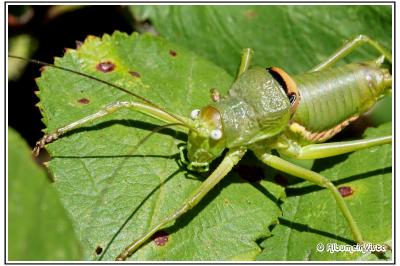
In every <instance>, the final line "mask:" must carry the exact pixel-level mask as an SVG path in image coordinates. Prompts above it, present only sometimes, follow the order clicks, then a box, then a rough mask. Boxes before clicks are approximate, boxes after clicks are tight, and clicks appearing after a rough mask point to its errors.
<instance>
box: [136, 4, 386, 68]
mask: <svg viewBox="0 0 400 266" xmlns="http://www.w3.org/2000/svg"><path fill="white" fill-rule="evenodd" d="M130 10H131V12H132V13H133V14H134V16H135V17H136V19H137V20H145V19H150V21H151V22H152V23H153V24H154V27H155V29H156V30H157V31H158V32H159V33H160V34H161V35H162V36H164V37H166V38H167V39H168V40H170V41H172V42H175V43H179V44H181V45H182V46H185V47H187V48H189V49H191V51H196V53H197V54H199V55H201V56H204V57H205V58H207V59H209V60H210V61H213V62H215V63H216V64H217V65H219V66H221V67H222V68H224V69H226V70H227V71H228V72H229V73H230V74H231V75H234V74H235V73H236V72H237V68H238V65H239V62H240V60H239V58H240V52H241V50H242V49H243V48H246V47H250V48H252V49H254V51H255V56H254V62H253V64H254V65H258V66H279V67H282V68H283V69H286V70H287V71H289V73H292V74H297V73H301V72H305V71H307V70H309V69H311V68H312V67H313V66H315V65H317V64H319V63H320V62H322V61H323V60H324V59H326V57H327V56H329V55H330V54H331V53H333V52H334V51H335V50H336V49H338V48H339V47H340V46H341V45H343V42H344V41H345V40H349V39H351V38H353V37H355V36H357V35H359V34H367V35H369V36H370V37H373V38H375V39H377V40H379V41H380V42H381V43H382V44H383V45H384V46H386V47H388V48H391V40H392V39H391V36H392V35H391V33H392V11H391V6H383V5H380V6H371V5H369V6H362V5H357V6H347V5H346V6H323V5H318V6H310V5H307V6H301V5H295V6H260V5H257V6H220V5H215V6H186V5H185V6H176V5H175V6H130ZM360 50H361V53H356V56H355V57H350V59H349V61H354V60H359V59H360V58H361V59H362V60H366V59H373V58H374V57H371V54H372V55H378V54H377V53H376V52H374V51H373V50H371V49H364V48H362V49H360Z"/></svg>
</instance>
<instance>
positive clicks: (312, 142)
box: [10, 35, 392, 260]
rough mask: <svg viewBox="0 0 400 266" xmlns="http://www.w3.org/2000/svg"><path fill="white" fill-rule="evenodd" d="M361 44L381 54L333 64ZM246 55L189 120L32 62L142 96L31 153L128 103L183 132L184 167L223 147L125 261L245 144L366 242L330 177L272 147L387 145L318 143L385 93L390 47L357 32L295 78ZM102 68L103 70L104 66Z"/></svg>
mask: <svg viewBox="0 0 400 266" xmlns="http://www.w3.org/2000/svg"><path fill="white" fill-rule="evenodd" d="M364 43H365V44H368V45H371V46H372V47H373V48H375V49H376V50H377V51H378V52H379V53H380V54H381V55H382V56H381V57H379V58H378V59H376V60H374V61H370V62H363V63H358V64H349V65H345V66H340V67H336V68H334V67H333V66H334V65H335V63H336V62H337V61H339V60H340V59H342V58H344V57H345V56H346V55H348V54H349V53H350V52H352V51H353V50H354V49H356V48H357V47H359V46H360V45H362V44H364ZM10 57H14V58H18V57H15V56H10ZM251 57H252V51H251V49H244V50H243V54H242V60H241V64H240V67H239V71H238V75H237V79H236V81H235V83H234V84H233V85H232V87H231V89H230V91H229V95H227V96H225V97H222V98H221V99H219V96H218V97H216V96H215V93H213V94H214V95H213V99H214V103H212V104H210V105H208V106H206V107H204V108H203V109H201V110H193V112H192V113H191V118H186V117H182V116H179V115H176V114H174V113H171V112H169V111H166V110H165V109H164V108H162V107H160V106H159V105H156V104H154V103H153V102H151V101H149V100H148V99H146V98H144V97H141V96H139V95H137V94H134V93H132V92H130V91H126V90H125V89H124V88H121V87H120V86H118V85H115V84H112V83H109V82H107V81H103V80H99V79H97V78H94V77H91V76H87V75H86V74H83V73H77V72H75V71H74V70H70V69H66V68H63V67H57V66H52V65H50V64H44V63H42V62H38V61H36V62H38V63H40V64H44V65H48V66H52V67H56V68H59V69H63V70H65V71H69V72H73V73H75V74H78V75H81V76H85V77H87V78H91V79H95V80H97V81H98V82H102V83H105V84H107V85H109V86H111V87H114V88H117V89H119V90H122V91H125V92H126V93H128V94H131V95H133V96H134V97H136V98H138V99H139V100H140V101H139V102H133V101H120V102H115V103H112V104H110V105H108V106H107V107H105V108H104V109H102V110H99V111H98V112H96V113H94V114H92V115H90V116H86V117H84V118H82V119H80V120H78V121H75V122H73V123H70V124H68V125H66V126H64V127H61V128H58V129H57V130H55V131H54V132H50V133H48V134H46V135H45V136H44V137H43V138H42V139H41V140H39V141H38V142H37V145H36V147H35V149H34V154H38V152H39V150H40V149H41V148H43V147H44V146H45V145H46V144H47V143H50V142H52V141H54V140H56V139H58V138H59V137H60V136H62V135H63V134H65V133H67V132H69V131H71V130H74V129H77V128H79V127H82V126H84V125H87V124H88V123H90V122H93V121H96V120H97V119H99V118H101V117H104V116H107V115H108V114H111V113H113V112H115V111H118V110H120V109H126V108H128V109H133V110H136V111H139V112H141V113H144V114H146V115H149V116H152V117H154V118H156V119H158V120H160V121H162V122H166V123H168V124H167V125H168V126H171V127H180V128H183V129H185V130H188V142H187V146H186V148H183V149H181V150H180V154H181V161H182V163H184V164H186V165H187V168H188V169H189V170H192V171H198V172H207V171H208V170H209V164H210V163H211V162H212V161H213V160H214V159H215V158H217V157H219V156H221V155H222V153H223V152H224V150H225V149H226V148H228V149H229V150H228V152H227V153H226V155H225V157H224V159H223V160H222V162H221V163H220V165H219V166H218V167H217V168H216V169H215V170H214V171H213V172H212V173H211V175H210V176H209V177H208V178H207V179H206V180H205V181H204V182H203V183H202V184H201V185H200V186H199V187H198V188H197V189H196V190H195V191H194V192H193V194H192V196H190V197H189V198H187V199H186V200H185V202H183V203H182V205H181V206H179V207H178V208H177V209H176V211H175V212H173V213H171V215H169V216H167V217H165V219H164V220H162V221H161V222H159V223H158V224H156V225H155V226H154V227H153V228H152V229H150V230H149V231H148V232H147V233H145V234H144V235H143V236H142V237H140V238H139V239H137V240H135V241H134V242H133V243H131V244H130V245H129V246H127V247H126V249H125V250H124V251H122V252H121V254H119V255H118V256H117V258H116V259H117V260H125V259H127V258H128V257H129V256H130V255H132V254H133V253H134V252H135V251H136V250H137V249H138V248H140V247H141V246H142V245H143V244H144V243H145V242H146V241H148V240H149V239H150V238H151V237H152V236H153V235H154V234H155V233H156V232H158V231H160V230H161V229H163V228H165V227H166V226H167V225H169V224H170V223H171V222H173V221H175V220H176V219H177V218H179V217H180V216H181V215H183V214H184V213H185V212H187V211H188V210H189V209H191V208H193V207H194V206H195V205H196V204H197V203H198V202H199V201H200V200H201V199H202V198H203V197H204V196H205V195H206V194H207V193H208V192H209V191H210V190H211V189H212V188H213V187H214V186H215V185H216V184H217V183H218V182H219V181H220V180H221V179H222V178H223V177H224V176H226V175H227V174H228V173H229V172H230V171H231V170H232V168H233V167H234V166H235V165H236V164H237V163H238V162H239V161H240V160H241V158H242V157H243V156H244V154H245V153H246V151H247V150H251V151H253V152H254V154H255V155H256V156H257V157H258V158H259V159H260V160H261V161H262V162H263V163H265V164H267V165H269V166H271V167H273V168H275V169H277V170H280V171H282V172H285V173H288V174H291V175H294V176H297V177H299V178H302V179H304V180H307V181H310V182H312V183H314V184H316V185H318V186H321V187H324V188H327V189H328V190H329V191H330V192H331V193H332V195H333V197H334V199H335V200H336V202H337V205H338V207H339V208H340V210H341V212H342V214H343V216H344V218H345V219H346V221H347V223H348V225H349V227H350V229H351V232H352V234H353V239H354V240H355V242H357V243H365V241H367V240H364V239H363V238H362V235H361V232H360V230H359V229H358V226H357V224H356V222H355V219H354V218H353V217H352V214H351V213H350V211H349V209H348V208H347V206H346V203H345V201H344V200H343V198H342V196H341V194H340V193H339V192H338V190H337V188H336V187H335V186H334V185H333V184H332V182H330V181H329V180H328V179H326V178H325V177H323V176H321V175H320V174H318V173H316V172H313V171H311V170H307V169H304V168H302V167H300V166H297V165H295V164H292V163H290V162H288V161H286V160H284V159H282V158H280V157H279V156H276V155H274V154H273V151H276V152H277V153H279V154H281V155H285V156H288V157H292V158H295V159H318V158H325V157H329V156H335V155H339V154H344V153H349V152H352V151H356V150H359V149H364V148H368V147H372V146H377V145H383V144H390V143H391V141H392V137H391V136H385V137H379V138H373V139H365V140H355V141H347V142H332V143H326V144H324V143H323V142H325V141H327V140H328V139H329V138H331V137H332V136H334V135H335V134H336V133H338V132H339V131H341V130H342V129H343V128H344V127H345V126H347V125H348V124H349V123H350V122H351V121H353V120H354V119H356V118H357V117H358V116H359V115H360V114H362V113H364V112H366V111H368V110H369V109H370V108H371V107H372V106H373V105H374V104H375V103H376V101H377V100H378V99H379V98H381V97H382V96H383V95H384V94H387V93H388V92H390V91H391V88H392V77H391V74H390V73H389V71H388V70H387V69H385V68H383V67H382V66H381V65H382V63H383V61H384V59H386V60H387V61H388V62H389V63H391V57H392V56H391V53H390V52H389V51H387V50H386V49H385V48H384V47H382V46H381V45H380V44H379V43H377V42H376V41H374V40H372V39H370V38H369V37H366V36H363V35H360V36H358V37H356V38H355V39H353V40H351V41H350V42H348V43H346V44H345V45H344V46H343V47H341V48H340V49H339V50H338V51H337V52H335V53H334V54H333V55H332V56H330V57H329V58H328V59H327V60H326V61H324V62H323V63H321V64H320V65H318V66H316V67H314V68H313V69H312V70H311V71H310V72H308V73H305V74H299V75H296V76H293V77H290V76H289V75H288V74H287V73H286V72H284V71H283V70H282V69H280V68H277V67H271V68H267V69H265V68H259V67H252V68H251V67H250V64H251ZM103 67H105V68H107V66H106V65H103ZM352 92H356V94H357V95H359V96H358V97H352V96H351V95H353V94H352ZM343 94H344V95H347V96H349V99H350V101H347V102H346V101H343V102H342V103H341V104H337V103H338V101H337V99H338V98H339V97H340V95H343ZM322 99H323V100H322ZM327 102H329V103H330V104H327ZM332 104H333V105H336V108H337V110H340V111H339V112H338V111H336V110H332V108H331V107H330V106H331V105H332ZM186 158H187V159H186Z"/></svg>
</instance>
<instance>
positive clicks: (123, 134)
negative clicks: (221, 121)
mask: <svg viewBox="0 0 400 266" xmlns="http://www.w3.org/2000/svg"><path fill="white" fill-rule="evenodd" d="M171 50H173V51H175V52H176V55H175V56H172V55H171V53H170V52H171ZM172 54H173V53H172ZM100 61H112V62H114V63H115V64H116V68H115V70H114V71H113V72H110V73H96V72H98V71H96V70H95V69H96V65H97V64H98V63H99V62H100ZM57 64H62V65H63V66H68V67H70V68H74V69H77V70H80V71H83V72H85V73H91V74H94V75H96V76H98V77H101V78H103V79H106V80H110V81H113V82H114V83H117V84H119V85H121V86H124V87H126V88H128V89H130V90H132V91H135V92H137V93H139V94H140V95H142V96H145V97H148V98H149V99H151V100H153V101H155V102H156V103H158V104H160V105H162V106H165V107H166V108H167V109H169V110H172V111H173V112H176V113H178V114H183V115H186V116H187V115H188V114H189V113H190V111H191V110H192V109H194V108H199V107H201V106H204V105H206V104H207V102H209V101H210V95H209V90H210V88H219V89H220V90H221V91H222V92H226V90H227V88H228V87H229V85H230V84H231V82H232V77H231V76H229V75H228V74H227V73H226V72H225V71H224V70H222V69H221V68H218V67H216V66H214V65H213V64H211V63H209V62H206V61H204V60H202V59H200V58H199V57H197V56H195V55H194V54H192V53H188V52H185V51H184V50H183V49H181V48H179V47H178V46H176V45H173V44H171V43H169V42H167V41H164V40H163V39H160V38H156V37H151V36H146V35H144V36H138V35H136V34H133V35H132V36H127V35H125V34H121V33H115V34H114V35H113V36H112V37H110V36H108V35H105V36H104V37H103V38H102V41H100V39H97V38H89V39H87V40H86V41H85V43H84V45H83V46H81V47H80V48H79V50H77V51H73V50H70V51H68V52H67V54H66V55H65V57H64V58H63V59H62V60H57ZM128 71H136V72H138V73H140V76H141V77H140V78H137V77H133V76H131V75H130V74H129V73H128ZM38 85H39V87H40V91H41V92H40V94H39V96H40V99H41V102H40V108H41V109H42V110H43V115H44V122H45V123H46V124H47V126H48V128H49V129H50V130H51V129H55V128H56V127H59V126H62V125H65V124H66V123H68V122H72V121H74V120H76V119H78V118H81V117H83V116H85V115H88V114H90V113H92V112H93V111H95V110H96V111H97V110H98V109H99V108H100V107H102V106H104V105H106V104H108V103H111V102H113V101H116V100H121V99H131V100H134V99H132V97H129V96H127V95H124V94H123V93H120V92H118V91H115V90H113V89H110V88H107V87H105V86H103V85H101V84H98V83H96V82H94V81H92V80H88V79H85V78H81V77H78V76H76V75H71V74H70V73H65V72H63V71H59V70H51V69H46V71H44V72H43V74H42V77H41V78H40V79H39V80H38ZM82 98H85V99H87V100H89V103H87V104H82V103H80V102H79V100H80V99H82ZM148 123H150V124H148ZM153 123H158V122H157V121H156V120H154V119H150V118H147V117H145V116H144V115H140V114H138V113H136V112H133V111H130V110H124V111H120V112H118V113H116V114H114V115H112V116H110V117H108V118H104V119H102V120H101V121H98V122H97V123H94V124H93V125H89V126H88V127H86V128H85V129H83V130H78V131H75V132H73V134H70V135H68V136H67V137H64V138H62V139H60V140H58V141H56V142H54V143H53V144H50V145H49V147H48V150H49V152H50V154H51V156H52V158H53V159H52V161H51V162H50V164H49V168H50V170H51V172H52V173H53V175H54V179H55V186H56V187H57V189H58V191H59V193H60V195H61V200H62V202H63V204H64V206H65V208H66V209H67V210H68V212H69V214H70V215H71V217H72V219H73V222H74V225H75V229H76V234H77V235H78V237H79V239H80V242H81V245H82V247H83V249H84V258H85V259H104V260H111V259H114V258H115V257H116V255H117V254H118V253H119V252H120V251H122V249H123V248H124V247H125V246H126V245H127V244H129V243H130V242H131V241H132V240H134V239H135V238H137V237H139V236H140V235H141V234H143V233H144V232H146V230H148V229H149V228H150V227H151V226H152V225H154V224H155V223H156V222H157V221H159V220H160V219H162V218H163V217H164V216H165V215H166V214H168V213H170V212H171V211H172V210H173V209H175V208H176V207H178V206H179V204H180V203H182V202H183V199H184V198H185V197H187V196H188V194H189V193H190V192H191V191H192V190H193V189H194V188H196V187H197V186H198V185H199V184H200V182H201V180H203V179H204V178H205V176H192V175H191V174H189V175H188V173H187V172H186V170H185V169H184V168H182V167H179V165H178V164H177V162H176V159H177V153H178V149H177V145H178V144H179V143H182V142H184V141H185V140H186V136H185V135H182V134H180V135H177V134H176V133H175V132H174V131H172V130H169V131H168V130H166V131H164V132H163V134H156V135H155V136H153V137H152V138H151V140H149V141H148V142H146V143H145V144H144V145H143V146H141V148H140V149H139V150H137V151H136V152H135V153H134V154H132V155H130V153H131V151H132V148H133V147H134V146H135V144H136V143H138V141H139V140H140V139H141V138H142V137H143V136H145V135H146V134H148V133H149V131H150V130H151V129H152V128H154V124H153ZM267 190H268V191H270V193H272V194H274V195H275V197H276V198H279V197H280V196H281V195H283V194H282V192H283V191H282V188H280V187H279V186H277V185H275V184H273V183H271V182H269V181H262V182H261V183H260V184H259V185H257V186H253V185H251V184H249V183H247V182H245V181H244V180H243V179H240V178H239V177H238V176H237V175H236V174H230V175H229V176H228V177H226V180H225V182H223V183H222V184H221V185H220V186H218V187H217V188H216V189H214V190H213V191H212V192H211V193H210V195H208V196H207V197H206V198H205V199H204V201H203V202H202V203H201V204H200V205H199V206H198V207H196V208H195V209H194V210H192V211H191V212H189V213H188V214H187V215H185V216H184V217H183V219H180V220H179V221H178V223H177V224H176V225H174V226H172V227H170V228H168V229H167V230H166V231H167V232H169V233H173V234H171V235H170V237H169V241H168V243H167V244H166V245H164V246H156V245H155V244H154V242H153V241H151V242H149V243H148V244H147V245H146V246H144V247H143V248H142V249H140V250H139V251H138V252H137V253H136V254H135V255H134V256H132V257H131V258H130V259H133V260H230V259H240V260H251V259H255V257H256V256H257V255H258V254H259V253H260V252H261V249H260V247H259V246H258V245H257V244H256V243H255V240H256V239H258V238H260V237H265V236H267V235H268V232H269V231H268V226H269V225H270V224H271V223H272V222H274V221H276V220H277V218H278V216H279V215H280V213H281V212H280V209H279V207H278V206H277V203H276V200H277V199H276V198H273V197H272V200H271V198H269V197H266V196H265V193H267V192H266V191H267ZM267 194H268V193H267ZM268 195H269V194H268ZM125 221H128V222H127V224H126V226H124V227H123V228H122V229H121V227H122V225H123V224H124V222H125ZM109 243H111V244H110V245H109ZM97 247H99V248H102V249H103V256H96V255H95V250H96V248H97ZM107 247H108V248H107Z"/></svg>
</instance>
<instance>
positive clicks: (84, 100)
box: [78, 98, 90, 104]
mask: <svg viewBox="0 0 400 266" xmlns="http://www.w3.org/2000/svg"><path fill="white" fill-rule="evenodd" d="M78 102H79V103H81V104H88V103H89V102H90V101H89V99H86V98H82V99H79V100H78Z"/></svg>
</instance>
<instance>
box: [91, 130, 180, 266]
mask: <svg viewBox="0 0 400 266" xmlns="http://www.w3.org/2000/svg"><path fill="white" fill-rule="evenodd" d="M179 125H181V124H179V123H171V124H166V125H162V126H158V127H156V128H154V129H153V130H152V131H151V132H150V133H149V134H147V135H146V136H144V137H143V138H142V139H141V140H139V142H138V143H137V144H136V145H135V146H134V147H133V148H132V150H130V151H129V152H128V154H126V155H128V157H129V156H130V155H132V154H133V153H134V152H136V151H137V150H138V149H139V148H140V146H142V145H143V144H144V143H145V142H146V141H147V140H149V138H150V137H151V136H153V135H154V134H155V133H157V132H160V131H161V130H163V129H166V128H171V127H175V126H179ZM125 161H126V158H125V159H124V160H123V161H121V163H120V164H119V165H118V166H117V168H116V170H115V172H114V174H115V173H116V172H117V171H118V170H119V169H121V168H122V165H123V164H124V163H125ZM178 171H179V170H178ZM114 174H113V176H114ZM159 187H160V185H158V186H157V187H155V188H154V189H153V190H152V191H151V192H150V194H148V195H147V197H146V198H145V199H143V201H142V203H141V204H140V205H139V207H137V208H135V209H134V210H133V211H132V212H131V213H130V214H129V216H128V217H127V218H126V219H125V221H124V222H123V223H122V224H121V225H120V226H119V228H118V230H117V231H116V232H115V233H114V235H113V236H112V238H111V239H110V241H108V243H107V245H106V247H105V248H104V250H103V252H102V253H101V255H100V256H99V257H98V259H97V260H98V261H101V260H102V259H103V257H104V255H105V254H106V253H107V251H108V249H109V248H110V246H111V245H112V243H113V242H114V240H115V238H116V237H117V236H118V235H119V234H120V233H121V232H122V230H123V229H124V228H125V226H126V225H127V224H128V222H129V221H130V220H131V219H132V217H133V215H134V214H135V213H136V211H137V210H138V209H139V208H140V206H141V205H142V204H143V203H144V202H145V201H146V200H147V199H148V198H149V197H150V196H151V195H152V194H153V193H154V192H155V191H156V190H157V189H158V188H159Z"/></svg>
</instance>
